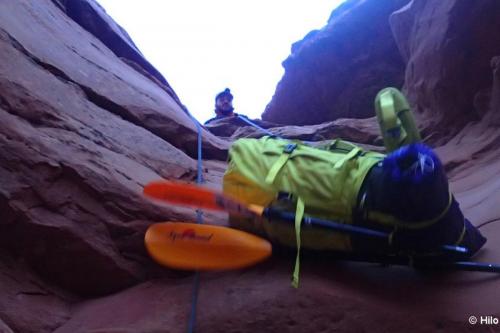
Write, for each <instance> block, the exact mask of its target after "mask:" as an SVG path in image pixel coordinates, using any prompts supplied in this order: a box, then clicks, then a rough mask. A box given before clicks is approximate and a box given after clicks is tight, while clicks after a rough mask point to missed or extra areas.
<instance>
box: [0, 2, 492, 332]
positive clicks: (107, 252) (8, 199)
mask: <svg viewBox="0 0 500 333" xmlns="http://www.w3.org/2000/svg"><path fill="white" fill-rule="evenodd" d="M396 2H397V1H395V2H392V3H393V4H395V3H396ZM381 3H382V2H381V1H379V0H366V1H350V2H347V3H346V4H345V5H344V6H343V7H341V8H340V9H339V10H338V11H335V12H334V13H333V14H332V18H331V20H330V21H331V22H337V21H338V22H343V23H342V27H343V28H339V30H338V33H339V34H341V33H346V32H349V33H353V35H352V36H354V37H353V38H355V39H356V40H357V38H358V37H356V36H358V35H356V34H355V32H356V31H357V30H359V29H360V28H359V27H360V24H362V23H363V24H364V21H362V22H360V21H358V20H371V21H374V22H378V21H377V20H376V18H378V15H379V14H380V11H386V13H385V14H384V15H386V16H388V15H389V11H388V9H387V7H385V6H388V5H387V4H388V2H383V5H380V4H381ZM68 4H71V5H75V4H76V5H78V6H81V7H78V8H81V9H82V10H83V13H82V14H81V15H78V12H76V13H75V12H72V14H71V17H73V18H74V19H72V18H71V17H70V16H68V15H70V13H69V12H68ZM377 6H380V8H381V9H380V11H378V10H377V9H376V8H378V7H377ZM396 7H397V6H396ZM367 8H372V9H373V10H374V11H373V17H369V18H368V19H367V18H366V15H367V14H366V13H367V12H366V9H367ZM398 8H399V7H398ZM358 11H359V14H358ZM83 14H85V15H83ZM78 17H80V18H81V17H85V19H84V20H83V21H81V20H80V19H78ZM490 17H496V18H499V17H500V13H499V12H498V5H497V4H496V2H494V1H489V0H484V1H474V2H472V1H467V0H462V1H458V0H457V1H453V0H450V1H446V2H444V1H443V2H440V1H430V0H429V1H423V0H420V1H414V2H411V3H410V4H409V5H408V6H405V7H404V8H402V9H401V10H399V11H397V12H396V13H394V14H393V15H392V16H391V26H392V31H393V34H394V40H395V41H396V42H397V45H398V48H399V50H401V53H402V55H403V58H404V59H405V60H406V61H407V62H408V66H407V67H406V81H405V87H406V90H407V91H408V94H409V96H410V99H411V103H412V105H413V106H414V108H415V110H416V111H417V116H418V120H419V126H420V127H421V128H422V129H423V131H424V134H425V138H426V141H427V142H429V143H431V144H433V145H434V146H435V147H436V150H437V152H438V154H439V155H440V156H441V158H442V159H443V162H444V163H445V167H446V168H447V170H448V176H449V177H450V180H451V188H452V190H453V192H454V194H455V195H456V197H457V199H458V200H459V202H460V204H461V207H462V208H463V210H464V213H465V215H466V216H467V217H468V218H469V219H470V220H471V221H473V223H474V224H476V225H480V224H482V225H483V227H481V231H482V232H483V233H484V235H485V236H486V237H488V243H487V244H486V246H485V248H484V250H483V251H481V252H480V254H479V255H478V256H477V258H476V259H477V260H478V261H484V262H500V245H499V244H500V205H498V202H500V177H499V174H500V153H499V148H498V147H500V116H499V112H498V110H499V109H500V52H497V49H496V48H497V47H498V45H499V43H498V41H497V40H496V39H495V38H497V36H498V35H497V34H495V33H494V32H495V31H498V29H497V28H498V26H497V24H498V22H499V21H500V20H499V19H496V20H493V19H490ZM348 18H351V19H352V21H350V20H348ZM356 18H357V19H356ZM355 19H356V20H355ZM74 20H80V21H79V22H78V24H77V23H76V22H75V21H74ZM82 22H87V23H89V22H94V23H91V24H86V23H82ZM103 22H104V23H103ZM105 23H107V24H108V25H109V26H108V27H106V24H105ZM467 24H470V27H469V28H468V27H467V26H462V25H467ZM96 25H97V27H98V28H97V29H93V28H92V27H95V26H96ZM352 26H354V27H352ZM374 27H376V25H374ZM495 29H496V30H495ZM375 30H377V31H378V28H376V29H375ZM98 31H99V32H102V31H105V32H106V33H105V34H111V35H112V36H113V37H109V35H107V36H108V37H109V39H108V38H106V37H105V36H94V35H93V34H95V33H97V32H98ZM381 31H382V30H381ZM457 31H458V32H457ZM475 33H481V35H480V36H479V35H478V36H475V35H474V34H475ZM317 34H321V32H318V33H317ZM484 34H486V35H484ZM373 36H379V35H377V34H374V35H373ZM380 36H385V35H380ZM117 38H118V39H117ZM359 38H360V37H359ZM120 39H121V40H120ZM110 40H111V41H112V42H109V41H110ZM107 43H110V44H109V45H107ZM388 43H389V42H388V40H386V39H384V40H382V41H379V42H378V43H376V42H373V44H371V46H370V47H371V48H373V50H372V51H373V52H372V53H370V54H383V53H384V52H386V51H387V49H386V48H385V47H387V44H388ZM306 44H307V43H306ZM117 45H119V47H118V48H117ZM127 45H128V47H130V49H128V50H127V47H126V46H127ZM354 45H358V44H354ZM447 45H448V46H447ZM449 45H451V46H449ZM474 45H476V47H475V48H474V47H473V46H474ZM478 45H479V46H478ZM303 47H304V50H305V49H306V48H305V44H304V45H303V46H302V47H300V46H296V48H299V49H301V48H303ZM343 47H345V48H346V50H347V51H348V52H351V53H348V54H351V55H355V53H356V52H361V51H359V50H358V51H355V50H350V49H349V45H348V44H345V45H343ZM377 47H380V48H382V49H383V50H376V48H377ZM447 47H452V49H453V50H455V53H453V52H451V53H449V51H448V48H447ZM122 48H124V49H122ZM117 50H118V51H117ZM120 50H121V51H120ZM124 50H125V51H124ZM347 51H346V52H347ZM119 52H122V53H119ZM328 52H331V51H328V49H325V53H324V54H323V55H322V57H321V59H319V58H318V59H317V61H318V66H322V65H321V63H319V62H320V61H321V62H322V61H328V59H330V58H331V57H335V53H333V54H328ZM387 52H388V51H387ZM483 52H484V54H483ZM360 54H365V53H363V52H361V53H360ZM444 54H446V55H448V57H449V59H446V57H445V56H444ZM139 55H140V52H139V51H138V50H137V49H136V48H135V46H134V45H133V42H132V41H130V40H129V39H128V37H127V36H126V33H125V32H124V31H122V30H121V29H120V28H119V27H117V26H116V23H114V22H113V21H112V19H111V18H109V17H108V16H106V15H105V13H103V12H102V10H101V9H100V7H99V6H98V5H97V4H96V3H95V2H94V1H92V0H88V1H76V0H75V2H72V1H70V0H68V1H65V0H54V1H50V0H16V1H1V2H0V124H1V126H0V332H2V333H3V332H16V333H17V332H22V333H24V332H28V333H31V332H33V333H35V332H36V333H39V332H42V333H44V332H57V333H65V332H94V333H97V332H141V333H153V332H174V333H176V332H185V331H186V327H187V321H188V316H189V311H190V308H191V292H192V287H193V275H192V274H187V273H184V272H173V271H170V270H167V269H166V268H162V267H159V266H158V265H156V264H154V263H153V262H152V260H151V259H150V258H149V257H148V255H147V253H146V250H145V248H144V245H143V237H144V232H145V230H146V228H147V226H148V225H149V224H150V223H151V222H155V221H162V220H176V221H181V220H189V221H193V220H194V219H195V216H196V214H195V211H194V210H192V209H187V208H180V207H174V206H167V205H159V204H155V203H153V202H151V201H149V200H146V199H145V198H143V196H142V195H141V190H142V186H143V185H144V184H145V183H146V182H148V181H151V180H155V179H158V178H161V177H163V178H168V179H178V180H183V181H189V182H192V181H194V179H195V177H196V161H195V160H194V157H196V137H197V133H196V127H195V125H194V124H193V122H192V120H191V119H190V118H189V116H188V114H187V113H186V110H184V109H183V107H182V103H180V101H178V100H177V99H176V98H175V93H172V92H171V91H169V88H168V86H167V84H166V81H165V82H163V81H162V77H157V74H158V73H156V72H155V70H154V69H151V68H149V67H148V65H147V61H146V60H140V59H139V58H137V57H138V56H139ZM388 56H390V57H392V53H390V52H389V53H388ZM454 56H457V59H455V58H454ZM325 59H326V60H325ZM375 59H378V58H375ZM379 60H380V59H378V60H377V61H379ZM345 63H349V62H347V61H346V62H345ZM434 63H436V65H434ZM361 64H363V66H365V68H371V67H369V66H368V64H370V62H368V63H366V62H362V63H359V66H361ZM437 64H439V66H440V67H437V66H438V65H437ZM325 66H329V65H325ZM441 68H443V70H441ZM472 68H474V70H473V71H472V70H471V69H472ZM155 73H156V74H155ZM316 74H318V73H316ZM373 75H375V74H373ZM317 77H318V78H321V75H319V74H318V75H317ZM374 77H375V76H374ZM457 77H463V78H466V81H467V82H464V84H463V85H462V84H457V82H456V78H457ZM354 78H355V79H354ZM379 79H380V81H382V82H386V81H384V80H385V77H384V76H381V77H380V78H379ZM359 80H361V81H362V79H360V78H359V77H354V76H353V82H354V81H359ZM321 82H323V81H318V82H317V86H318V87H320V88H317V89H316V92H317V93H318V95H311V96H312V97H313V99H314V100H320V99H321V98H322V97H321V96H322V95H321V94H320V92H321V91H328V89H331V85H330V83H328V82H326V83H325V84H322V83H321ZM439 87H445V88H439ZM285 88H286V87H285V86H283V85H281V88H279V89H281V90H282V93H283V94H284V95H283V96H285V95H286V94H288V96H293V95H294V94H296V91H295V90H293V89H292V88H291V87H288V88H286V90H288V89H290V92H286V91H285ZM170 90H171V89H170ZM343 96H344V97H343ZM345 96H348V95H342V96H341V95H339V97H338V98H339V99H340V100H341V99H342V98H345ZM467 96H468V97H467ZM332 98H333V97H332ZM370 98H371V99H372V98H373V96H372V97H370ZM330 102H331V103H336V102H335V100H331V101H330ZM339 103H340V102H339ZM370 103H371V101H370ZM466 105H469V106H471V107H470V108H468V107H466ZM456 108H459V109H460V110H461V111H460V112H458V111H456ZM370 110H371V106H370ZM283 112H285V111H283ZM370 112H372V111H370ZM284 116H285V117H288V116H289V115H288V113H286V112H285V113H284ZM297 116H300V114H297ZM347 116H349V115H347ZM324 119H332V118H324ZM260 124H261V125H263V126H264V127H266V128H269V130H270V131H271V132H273V133H276V134H278V135H280V136H284V137H287V138H298V139H302V140H325V139H330V138H335V137H342V138H344V139H348V140H352V141H356V142H359V143H363V144H366V145H373V146H372V147H373V149H380V148H379V147H380V143H381V141H380V136H379V134H378V130H377V127H376V122H375V120H374V119H373V118H370V119H363V120H354V119H338V120H335V121H332V122H328V123H324V124H320V125H314V126H306V127H297V126H287V127H276V126H275V125H272V124H268V123H260ZM233 125H234V124H232V125H231V124H229V125H228V127H227V128H223V127H221V128H220V130H221V131H226V132H224V136H227V137H228V140H222V139H220V138H217V137H215V136H213V135H212V134H210V133H209V132H208V131H205V130H203V132H202V134H203V147H204V151H203V153H204V156H205V158H206V159H205V160H204V161H203V175H204V178H205V180H206V181H207V185H208V186H210V187H213V188H219V187H220V185H221V177H222V174H223V172H224V169H225V167H226V165H225V163H224V162H222V161H220V159H223V158H224V157H225V155H226V153H227V147H228V146H229V142H230V141H232V140H234V139H236V138H238V137H255V136H260V135H261V134H259V133H258V131H257V130H255V129H252V128H250V127H238V128H237V127H235V126H233ZM437 125H439V126H437ZM444 125H446V126H444ZM231 126H232V127H231ZM377 147H378V148H377ZM213 159H218V160H213ZM204 216H205V222H207V223H212V224H219V225H224V224H225V223H226V219H225V215H224V214H212V213H205V215H204ZM294 259H295V258H294V256H293V255H289V254H276V255H275V256H274V257H273V258H272V259H271V260H269V261H267V262H265V263H263V264H261V265H258V266H256V267H252V268H249V269H247V270H240V271H233V272H222V273H210V274H209V273H202V274H201V285H200V288H201V289H200V293H199V301H198V302H199V303H198V315H197V320H196V324H195V327H196V330H197V331H198V332H234V333H236V332H242V333H243V332H307V331H311V332H470V331H474V332H476V331H477V332H494V331H499V330H500V327H499V326H487V325H476V326H471V325H470V324H468V318H469V316H471V315H475V316H478V317H479V316H481V315H494V316H497V317H498V316H500V305H499V302H498V299H499V298H500V280H499V278H498V276H495V275H490V274H485V273H466V272H462V273H456V272H455V273H450V274H446V273H441V274H440V273H430V272H427V273H426V272H417V271H415V270H413V269H411V268H405V267H385V266H380V265H373V264H361V263H339V262H337V263H335V262H333V261H332V260H330V259H329V258H328V257H326V256H325V255H323V254H307V253H304V256H303V258H302V264H301V267H302V269H301V288H300V289H298V290H295V289H293V288H292V287H291V286H290V283H289V282H290V276H291V271H292V267H293V262H294Z"/></svg>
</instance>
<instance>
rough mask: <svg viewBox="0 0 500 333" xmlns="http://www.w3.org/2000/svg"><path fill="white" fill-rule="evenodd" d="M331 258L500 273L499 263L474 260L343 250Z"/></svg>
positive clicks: (434, 268)
mask: <svg viewBox="0 0 500 333" xmlns="http://www.w3.org/2000/svg"><path fill="white" fill-rule="evenodd" d="M331 258H332V259H335V260H343V261H355V262H365V263H374V264H382V265H395V266H410V267H414V268H417V269H423V270H444V271H468V272H486V273H497V274H498V273H500V265H498V264H490V263H481V262H472V261H428V260H425V259H424V258H413V259H410V258H409V257H389V256H382V255H366V254H356V253H342V252H338V253H335V254H333V255H331Z"/></svg>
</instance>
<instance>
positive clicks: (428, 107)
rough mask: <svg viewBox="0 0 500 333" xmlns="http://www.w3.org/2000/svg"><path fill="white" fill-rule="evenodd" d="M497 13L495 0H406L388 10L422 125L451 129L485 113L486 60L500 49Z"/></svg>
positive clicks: (407, 85)
mask: <svg viewBox="0 0 500 333" xmlns="http://www.w3.org/2000/svg"><path fill="white" fill-rule="evenodd" d="M499 15H500V3H499V2H498V1H495V0H485V1H480V2H477V3H474V4H473V5H472V4H471V3H470V2H469V1H464V0H452V1H440V2H439V3H436V2H434V1H412V2H411V3H409V4H408V5H407V6H405V7H404V8H402V9H400V10H399V11H397V12H396V13H394V14H393V15H392V16H391V25H392V28H393V31H394V37H395V39H396V41H397V44H398V46H399V49H400V50H401V54H402V55H403V56H404V58H405V60H406V62H407V67H406V73H405V92H406V94H407V96H408V98H409V100H410V103H411V105H412V107H413V108H414V110H415V111H416V112H417V113H418V114H421V115H422V116H423V117H425V119H426V120H424V121H423V122H425V123H426V125H425V127H429V128H428V129H427V130H428V131H431V132H432V131H434V130H438V129H437V128H436V127H445V128H447V129H448V130H449V131H450V132H452V131H451V127H454V128H460V127H462V126H464V125H465V124H467V123H469V122H471V121H475V120H480V119H482V118H483V117H484V115H485V114H486V113H487V110H488V109H489V97H490V96H491V87H492V75H491V65H490V62H491V61H492V59H493V57H495V56H497V55H499V54H500V35H499V34H498V33H497V32H498V31H499V30H500V20H499V19H498V18H499ZM441 132H442V131H441ZM441 134H442V133H441ZM441 136H442V135H441Z"/></svg>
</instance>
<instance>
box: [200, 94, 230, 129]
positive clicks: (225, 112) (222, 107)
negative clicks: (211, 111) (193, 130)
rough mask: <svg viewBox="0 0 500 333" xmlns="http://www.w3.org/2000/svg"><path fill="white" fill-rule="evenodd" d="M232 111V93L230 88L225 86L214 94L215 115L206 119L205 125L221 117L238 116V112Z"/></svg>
mask: <svg viewBox="0 0 500 333" xmlns="http://www.w3.org/2000/svg"><path fill="white" fill-rule="evenodd" d="M233 111H234V107H233V95H232V94H231V90H230V89H229V88H226V89H224V90H223V91H221V92H220V93H218V94H217V96H215V117H213V118H211V119H209V120H207V121H206V122H205V125H208V124H210V123H211V122H213V121H215V120H219V119H222V118H229V117H236V116H238V114H237V113H234V112H233Z"/></svg>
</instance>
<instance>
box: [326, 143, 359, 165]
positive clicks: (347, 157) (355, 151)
mask: <svg viewBox="0 0 500 333" xmlns="http://www.w3.org/2000/svg"><path fill="white" fill-rule="evenodd" d="M359 153H361V148H359V147H356V148H354V149H353V150H351V151H350V152H349V153H348V154H347V155H345V156H344V157H343V158H342V159H340V160H338V161H337V162H336V163H335V164H334V166H333V167H334V168H335V169H338V168H340V167H342V165H344V163H345V162H346V161H349V160H350V159H352V158H354V157H355V156H356V155H358V154H359Z"/></svg>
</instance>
